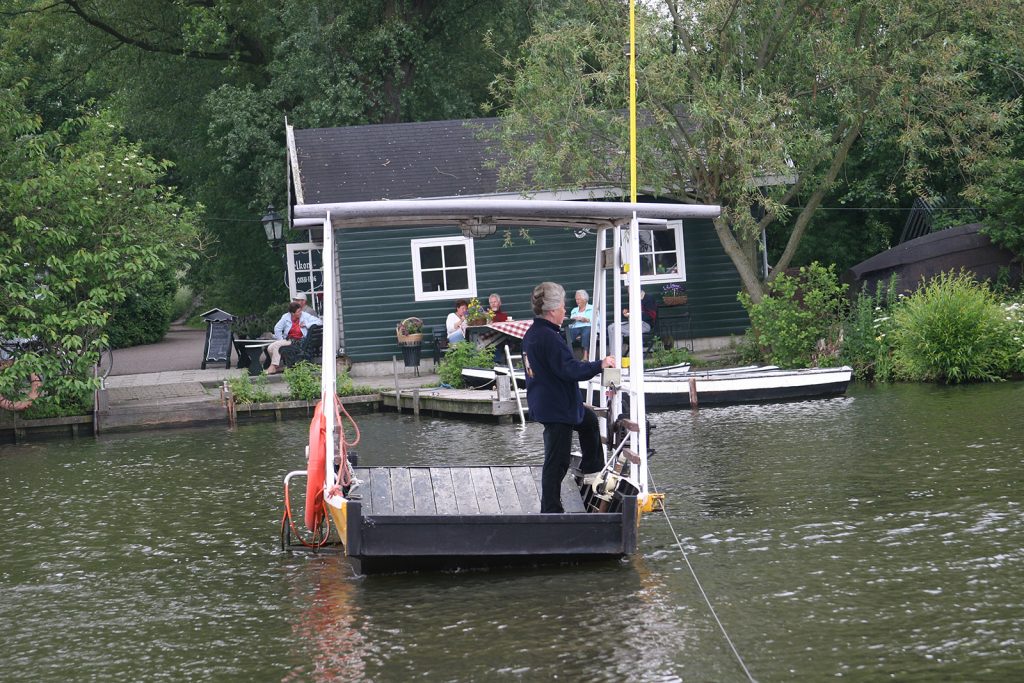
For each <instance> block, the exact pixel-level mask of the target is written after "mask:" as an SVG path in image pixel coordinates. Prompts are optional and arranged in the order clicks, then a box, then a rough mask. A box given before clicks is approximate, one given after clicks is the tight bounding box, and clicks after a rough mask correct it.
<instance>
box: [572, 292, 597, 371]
mask: <svg viewBox="0 0 1024 683" xmlns="http://www.w3.org/2000/svg"><path fill="white" fill-rule="evenodd" d="M593 317H594V307H593V306H591V305H590V295H589V294H587V290H585V289H577V290H576V307H575V308H574V309H572V312H571V313H570V314H569V320H570V323H569V327H568V328H566V330H565V338H566V340H567V341H568V342H569V346H570V347H571V346H572V344H573V342H574V341H576V340H577V339H578V340H579V342H580V346H582V347H583V360H590V330H591V320H590V319H591V318H593Z"/></svg>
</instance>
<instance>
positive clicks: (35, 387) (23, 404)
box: [0, 372, 43, 412]
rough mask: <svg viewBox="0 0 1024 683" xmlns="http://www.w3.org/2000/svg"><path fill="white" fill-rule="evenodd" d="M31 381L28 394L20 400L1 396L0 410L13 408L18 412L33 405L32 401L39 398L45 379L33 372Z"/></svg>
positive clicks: (30, 377) (30, 376)
mask: <svg viewBox="0 0 1024 683" xmlns="http://www.w3.org/2000/svg"><path fill="white" fill-rule="evenodd" d="M29 383H30V387H31V388H30V389H29V391H28V396H27V397H26V398H24V399H22V400H20V401H12V400H11V399H9V398H7V397H6V396H0V410H13V411H16V412H21V411H22V410H27V409H28V408H29V406H31V405H32V402H33V401H35V400H36V399H37V398H39V390H40V389H41V388H42V386H43V380H41V379H40V378H39V375H37V374H36V373H34V372H33V373H32V374H31V375H29Z"/></svg>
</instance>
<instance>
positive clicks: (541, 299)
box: [530, 282, 565, 315]
mask: <svg viewBox="0 0 1024 683" xmlns="http://www.w3.org/2000/svg"><path fill="white" fill-rule="evenodd" d="M530 302H531V303H532V305H533V314H534V315H543V314H544V312H545V311H554V310H557V309H558V307H559V306H564V305H565V289H564V288H563V287H562V285H560V284H558V283H557V282H542V283H540V284H539V285H537V286H536V287H534V288H533V296H532V297H531V299H530Z"/></svg>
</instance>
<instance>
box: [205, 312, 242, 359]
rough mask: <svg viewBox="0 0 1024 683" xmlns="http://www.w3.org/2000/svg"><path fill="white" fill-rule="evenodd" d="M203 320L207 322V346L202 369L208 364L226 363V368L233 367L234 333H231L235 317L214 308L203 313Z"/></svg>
mask: <svg viewBox="0 0 1024 683" xmlns="http://www.w3.org/2000/svg"><path fill="white" fill-rule="evenodd" d="M202 317H203V320H205V321H206V345H205V347H204V348H203V363H202V366H201V367H202V369H203V370H205V369H206V364H207V363H224V368H225V369H228V368H230V367H231V342H232V340H233V339H234V336H235V335H234V333H233V332H232V331H231V323H232V322H234V320H235V316H233V315H231V314H230V313H228V312H226V311H222V310H220V309H219V308H214V309H211V310H209V311H207V312H206V313H203V316H202Z"/></svg>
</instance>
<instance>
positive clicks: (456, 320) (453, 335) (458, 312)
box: [445, 299, 469, 344]
mask: <svg viewBox="0 0 1024 683" xmlns="http://www.w3.org/2000/svg"><path fill="white" fill-rule="evenodd" d="M467 310H469V302H468V301H466V300H465V299H459V300H458V301H456V302H455V311H454V312H453V313H449V314H448V319H447V320H445V328H447V330H448V343H449V344H454V343H456V342H460V341H463V340H464V339H465V338H466V311H467Z"/></svg>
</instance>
